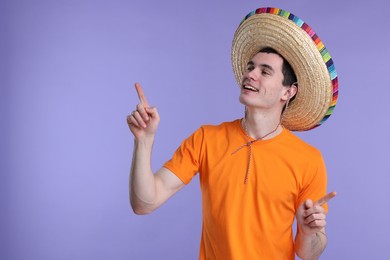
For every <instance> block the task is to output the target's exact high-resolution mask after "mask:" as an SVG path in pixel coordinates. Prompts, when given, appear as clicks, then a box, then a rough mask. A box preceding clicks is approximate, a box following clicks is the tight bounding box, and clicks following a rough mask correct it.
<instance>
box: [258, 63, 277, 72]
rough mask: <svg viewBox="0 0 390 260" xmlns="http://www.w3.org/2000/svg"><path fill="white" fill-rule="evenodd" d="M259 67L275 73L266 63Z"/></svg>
mask: <svg viewBox="0 0 390 260" xmlns="http://www.w3.org/2000/svg"><path fill="white" fill-rule="evenodd" d="M259 66H260V67H263V68H266V69H269V70H270V71H272V72H274V71H275V70H274V68H272V66H271V65H268V64H265V63H263V64H260V65H259Z"/></svg>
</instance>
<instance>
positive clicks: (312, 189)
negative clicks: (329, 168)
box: [296, 154, 328, 212]
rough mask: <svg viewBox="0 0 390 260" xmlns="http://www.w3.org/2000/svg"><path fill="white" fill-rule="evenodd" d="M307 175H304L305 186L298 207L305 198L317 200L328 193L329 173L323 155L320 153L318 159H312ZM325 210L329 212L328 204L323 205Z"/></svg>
mask: <svg viewBox="0 0 390 260" xmlns="http://www.w3.org/2000/svg"><path fill="white" fill-rule="evenodd" d="M311 163H312V164H311V165H310V167H309V168H308V171H307V172H306V174H305V176H304V177H303V186H302V190H301V191H300V194H299V198H298V201H297V205H296V208H298V207H299V206H300V205H301V204H302V203H303V202H304V201H305V200H307V199H311V200H313V201H317V200H319V199H320V198H322V197H323V196H325V195H326V186H327V174H326V166H325V162H324V159H323V158H322V155H321V154H319V156H318V157H317V160H315V159H314V160H313V161H311ZM322 207H323V208H324V210H325V212H328V205H327V204H324V205H322Z"/></svg>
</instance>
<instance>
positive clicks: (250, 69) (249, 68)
mask: <svg viewBox="0 0 390 260" xmlns="http://www.w3.org/2000/svg"><path fill="white" fill-rule="evenodd" d="M253 69H254V66H253V65H248V66H247V67H246V70H247V71H252V70H253Z"/></svg>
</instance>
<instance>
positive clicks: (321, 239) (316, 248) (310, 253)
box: [295, 230, 327, 260]
mask: <svg viewBox="0 0 390 260" xmlns="http://www.w3.org/2000/svg"><path fill="white" fill-rule="evenodd" d="M326 244H327V238H326V234H325V231H318V232H317V233H315V234H313V235H304V234H302V233H301V232H299V230H298V232H297V235H296V238H295V252H296V254H297V255H298V256H299V257H300V258H301V259H303V260H315V259H318V258H319V256H320V255H321V254H322V252H323V251H324V249H325V247H326Z"/></svg>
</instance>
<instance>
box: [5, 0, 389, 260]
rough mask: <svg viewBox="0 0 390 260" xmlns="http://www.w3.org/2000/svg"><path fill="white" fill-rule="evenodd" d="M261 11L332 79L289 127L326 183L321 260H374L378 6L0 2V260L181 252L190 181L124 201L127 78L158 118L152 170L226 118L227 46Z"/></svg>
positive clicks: (235, 110) (186, 252) (384, 251)
mask: <svg viewBox="0 0 390 260" xmlns="http://www.w3.org/2000/svg"><path fill="white" fill-rule="evenodd" d="M261 6H276V7H280V8H283V9H285V10H288V11H291V12H292V13H293V14H296V15H297V16H299V17H300V18H302V19H303V20H304V21H306V22H307V23H308V24H309V25H310V26H311V27H312V28H313V29H314V30H315V31H316V32H317V34H318V35H319V36H320V38H321V39H322V40H323V42H324V43H325V45H326V46H327V48H328V49H329V51H330V53H331V55H332V57H333V58H334V61H335V65H336V69H337V72H338V75H339V86H340V95H339V101H338V105H337V106H336V109H335V112H334V114H333V115H332V116H331V118H330V119H329V120H328V121H327V122H326V123H325V124H324V125H323V126H321V127H320V128H317V129H315V130H312V131H310V132H305V133H298V135H299V136H300V137H301V138H303V139H304V140H306V141H307V142H309V143H311V144H313V145H314V146H316V147H318V148H319V149H320V150H321V151H322V152H323V155H324V158H325V160H326V163H327V168H328V178H329V190H337V191H338V195H337V197H336V198H335V199H333V200H332V201H331V202H330V204H329V207H330V210H329V212H330V213H329V215H328V227H327V233H328V239H329V244H328V246H327V249H326V251H325V253H324V254H323V256H322V257H321V259H390V251H389V246H390V240H389V234H390V221H389V219H390V210H389V207H388V205H389V202H388V200H389V198H390V189H389V186H390V177H389V173H390V166H389V164H390V156H389V151H388V148H389V145H390V142H389V130H388V127H389V123H388V121H387V120H388V117H389V112H390V110H389V106H388V96H389V95H390V89H389V87H390V86H389V67H390V66H389V59H390V55H389V49H388V44H387V42H388V41H389V40H390V36H389V33H388V32H389V26H390V22H389V19H388V12H389V11H388V10H389V7H390V3H389V2H388V1H385V0H382V1H379V0H372V1H352V0H351V1H339V0H338V1H336V0H330V1H309V0H300V1H290V0H285V1H276V0H275V1H243V0H241V1H239V0H230V1H226V0H214V1H206V0H199V1H179V0H176V1H175V0H166V1H157V0H153V1H145V0H142V1H141V0H131V1H125V0H122V1H114V0H111V1H108V0H107V1H103V0H101V1H97V0H95V1H92V0H90V1H82V0H80V1H72V0H69V1H65V0H59V1H50V0H47V1H44V0H36V1H32V0H31V1H28V0H2V1H0V29H1V31H0V33H1V38H0V80H1V81H0V84H1V89H0V95H1V103H0V109H1V111H0V113H1V114H0V117H1V130H0V131H1V135H0V145H1V150H0V160H1V161H0V162H1V164H0V167H1V168H0V170H1V175H0V185H1V186H0V203H1V214H0V225H1V230H0V240H1V241H0V259H7V260H8V259H11V260H13V259H15V260H19V259H26V260H30V259H33V260H35V259H36V260H38V259H39V260H51V259H56V260H62V259H64V260H65V259H77V260H79V259H80V260H81V259H96V260H99V259H135V260H138V259H140V260H142V259H197V257H198V250H199V241H200V231H201V201H200V191H199V181H198V178H197V177H196V178H195V179H194V181H193V182H192V183H190V184H189V185H188V186H187V187H185V188H184V189H183V190H181V191H180V192H179V193H178V194H176V196H174V197H173V198H172V199H171V200H169V201H168V202H167V203H166V204H165V205H163V206H162V207H161V208H160V209H158V210H157V211H156V212H154V213H153V214H151V215H148V216H136V215H134V213H132V211H131V209H130V206H129V201H128V178H129V166H130V163H131V157H132V148H133V138H132V135H131V134H130V132H129V130H128V128H127V124H126V120H125V119H126V115H127V114H128V113H130V112H131V111H132V110H133V109H134V107H135V105H136V104H137V102H138V99H137V95H136V92H135V90H134V87H133V84H134V82H141V84H142V86H143V88H144V91H145V94H146V96H147V98H148V99H149V102H150V103H151V104H153V105H156V106H157V107H158V109H159V112H160V116H161V124H160V127H159V130H158V134H157V137H156V142H155V148H154V152H153V168H154V170H157V169H158V168H159V167H160V166H161V165H162V164H163V163H164V162H165V161H166V160H167V159H169V158H170V156H171V155H172V153H173V152H174V150H175V149H176V147H177V146H178V145H179V144H180V142H181V141H182V140H183V139H184V138H185V137H187V136H188V135H189V134H190V133H192V132H193V131H194V130H196V129H197V128H198V127H199V126H200V125H202V124H218V123H220V122H222V121H230V120H233V119H235V118H238V117H241V116H242V113H243V108H242V106H241V105H240V104H239V102H238V88H237V86H236V83H235V79H234V76H233V72H232V68H231V64H230V47H231V41H232V38H233V34H234V31H235V29H236V28H237V26H238V24H239V22H240V21H241V19H242V18H243V17H244V16H245V15H246V14H247V13H248V12H249V11H252V10H254V9H256V8H258V7H261Z"/></svg>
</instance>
